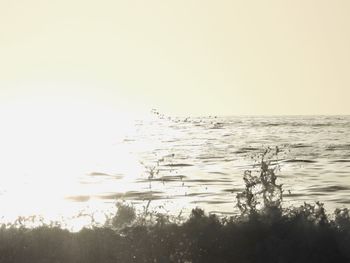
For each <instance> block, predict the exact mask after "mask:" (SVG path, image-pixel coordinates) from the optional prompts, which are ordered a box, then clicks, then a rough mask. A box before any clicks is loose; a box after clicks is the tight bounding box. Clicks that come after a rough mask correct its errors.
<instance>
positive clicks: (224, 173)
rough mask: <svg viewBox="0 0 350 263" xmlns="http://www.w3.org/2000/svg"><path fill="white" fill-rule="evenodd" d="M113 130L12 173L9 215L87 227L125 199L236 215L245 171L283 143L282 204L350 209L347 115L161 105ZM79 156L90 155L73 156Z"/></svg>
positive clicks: (140, 207)
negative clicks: (190, 111) (232, 112)
mask: <svg viewBox="0 0 350 263" xmlns="http://www.w3.org/2000/svg"><path fill="white" fill-rule="evenodd" d="M118 125H119V126H118V127H120V129H123V122H120V123H119V124H118ZM107 128H108V127H100V128H99V130H98V131H99V132H98V136H96V137H91V138H87V140H86V142H87V143H86V144H84V145H83V144H79V147H80V146H81V147H80V148H81V149H80V150H79V151H74V154H70V151H71V150H70V149H69V147H68V148H64V150H62V151H61V152H63V154H62V155H65V156H69V158H64V157H63V156H62V158H61V157H60V156H58V155H53V156H54V157H55V161H54V162H50V160H49V159H45V160H46V162H48V163H49V164H54V165H55V166H54V167H52V166H50V165H47V166H46V167H48V169H46V170H40V171H38V170H35V169H34V168H33V169H32V172H29V171H28V172H26V169H22V170H17V174H12V175H11V176H12V177H13V178H15V179H13V180H7V181H6V180H3V181H4V183H3V184H2V186H1V187H0V205H1V207H2V208H1V209H2V211H3V220H9V219H11V220H15V218H18V216H24V217H28V216H30V215H35V216H36V217H40V218H41V220H42V219H43V218H48V219H50V220H62V221H65V222H70V223H67V224H68V225H71V226H72V225H73V226H75V227H81V226H83V225H84V224H89V223H91V222H103V220H104V219H105V218H106V217H108V216H111V215H113V213H114V212H115V209H116V208H115V205H116V203H118V202H119V203H120V202H122V203H126V204H128V205H131V206H133V207H135V209H136V210H137V211H139V212H140V213H142V211H145V210H148V211H152V212H154V213H164V214H168V215H172V216H179V217H180V216H186V215H187V214H189V213H190V211H191V209H193V208H196V207H199V208H202V209H204V210H205V211H206V213H216V214H218V215H222V216H225V215H233V214H235V213H236V211H237V207H236V195H237V194H238V193H240V192H242V191H243V190H244V180H243V174H244V172H245V171H247V170H251V171H252V172H253V173H258V172H259V164H260V162H261V156H262V153H263V152H264V151H265V150H266V149H268V148H270V149H276V147H277V148H278V149H279V152H278V154H277V155H275V156H274V157H273V159H272V160H269V161H271V167H273V168H275V169H276V175H277V183H278V184H282V185H283V206H284V207H290V206H299V205H302V204H304V202H306V203H315V202H322V203H324V205H325V207H326V209H327V212H328V213H330V214H331V213H332V212H333V210H334V209H336V208H343V207H350V116H224V117H223V116H206V117H174V116H166V115H163V114H160V113H158V112H156V111H154V112H153V113H152V114H150V116H148V118H145V119H137V120H133V121H132V123H131V124H130V122H129V124H128V128H127V129H126V128H125V127H124V128H125V129H123V132H122V133H118V134H116V135H115V137H114V136H113V133H109V135H111V136H109V137H108V138H109V139H108V140H107V139H105V138H104V133H105V132H106V130H107ZM77 136H79V135H77ZM92 141H93V142H92ZM99 141H101V144H99ZM89 143H90V144H91V145H90V144H89ZM82 145H83V146H82ZM90 146H91V147H90ZM43 149H46V150H47V151H48V152H50V147H48V148H43ZM87 153H89V154H87ZM27 154H28V155H30V153H27ZM44 154H45V153H44ZM76 155H80V157H81V156H85V157H86V158H85V159H84V158H78V159H77V160H79V161H75V158H76ZM82 159H84V160H85V161H82ZM17 165H18V166H21V167H23V165H24V166H25V165H26V164H25V163H24V164H23V163H20V162H19V163H18V164H17ZM60 166H63V167H65V168H64V169H62V167H61V169H59V167H60ZM77 166H79V169H76V167H77ZM56 167H57V169H56ZM70 167H72V168H70ZM55 170H56V172H55ZM18 171H24V172H22V174H20V173H19V172H18ZM57 171H59V172H57ZM51 172H52V174H51ZM40 173H41V175H40ZM2 176H3V177H2V178H4V177H6V175H4V174H2ZM16 176H17V177H16Z"/></svg>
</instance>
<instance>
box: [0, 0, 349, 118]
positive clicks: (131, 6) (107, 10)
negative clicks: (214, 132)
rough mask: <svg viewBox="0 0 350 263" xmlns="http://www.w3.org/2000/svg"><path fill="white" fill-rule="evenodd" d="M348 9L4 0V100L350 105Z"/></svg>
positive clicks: (315, 4) (216, 106)
mask: <svg viewBox="0 0 350 263" xmlns="http://www.w3.org/2000/svg"><path fill="white" fill-rule="evenodd" d="M349 14H350V1H348V0H332V1H331V0H327V1H325V0H289V1H285V0H265V1H260V0H256V1H250V0H244V1H243V0H242V1H234V0H217V1H207V0H200V1H199V0H198V1H193V0H176V1H170V0H158V1H156V0H148V1H146V0H143V1H142V0H125V1H118V0H113V1H112V0H110V1H109V0H99V1H97V0H94V1H89V0H60V1H48V0H31V1H28V0H1V1H0V103H1V104H2V105H5V104H9V105H21V104H22V103H29V104H36V103H38V102H40V103H42V102H43V101H46V102H45V103H44V104H45V105H47V104H48V105H50V104H51V103H53V104H55V105H64V104H65V103H69V104H70V105H74V104H75V103H77V105H82V104H84V105H85V106H86V107H90V106H89V105H92V107H99V106H101V105H104V106H105V107H110V108H112V109H117V110H120V111H131V112H134V111H136V112H137V111H148V110H149V109H151V108H158V109H159V110H160V111H162V112H165V113H168V114H173V115H178V114H181V115H208V114H211V115H214V114H221V115H236V114H350V103H349V99H350V15H349ZM16 103H17V104H16ZM44 104H41V105H44ZM92 109H93V108H92Z"/></svg>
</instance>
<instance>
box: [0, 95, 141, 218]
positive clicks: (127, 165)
mask: <svg viewBox="0 0 350 263" xmlns="http://www.w3.org/2000/svg"><path fill="white" fill-rule="evenodd" d="M0 115H1V116H0V117H1V121H2V125H1V131H0V145H1V147H0V162H1V165H0V179H1V185H0V206H1V210H2V215H3V217H4V218H5V219H9V220H13V219H15V218H16V217H17V216H19V215H42V216H44V217H45V218H47V219H49V220H50V219H57V217H58V216H63V217H65V216H67V217H68V216H70V215H73V214H74V213H76V211H77V208H78V207H79V206H82V204H80V203H78V202H72V201H71V199H70V197H71V196H87V198H88V200H89V202H88V203H89V206H93V205H94V194H95V195H99V194H101V192H102V193H103V192H113V191H117V192H123V191H125V190H126V189H125V187H127V186H126V183H125V182H126V181H128V180H130V178H131V177H132V176H138V175H139V174H140V169H141V167H140V163H139V161H138V160H137V158H135V157H134V156H133V155H132V154H131V153H130V152H129V151H128V149H126V148H125V145H124V146H123V144H121V142H122V141H123V139H124V138H125V136H126V135H130V134H132V133H133V132H134V125H133V124H134V122H133V118H134V117H133V116H131V115H130V114H128V113H125V112H118V111H116V110H113V109H111V108H107V107H101V106H98V105H96V106H91V105H87V104H83V103H75V104H74V103H58V102H57V101H56V102H45V103H42V102H32V103H28V102H26V103H13V104H8V105H2V107H1V109H0ZM116 171H118V172H119V173H122V174H123V176H122V179H121V180H118V182H114V183H111V184H101V185H100V186H99V187H96V182H95V184H93V183H89V182H87V179H86V178H89V175H91V174H93V173H106V174H108V173H111V174H113V173H115V172H116ZM97 183H98V182H97ZM85 205H86V204H85Z"/></svg>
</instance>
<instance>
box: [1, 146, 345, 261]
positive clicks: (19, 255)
mask: <svg viewBox="0 0 350 263" xmlns="http://www.w3.org/2000/svg"><path fill="white" fill-rule="evenodd" d="M271 151H272V150H270V149H268V150H267V151H266V152H265V153H264V154H263V155H262V157H261V160H260V167H259V169H258V171H246V172H245V174H244V182H245V185H246V187H245V190H244V191H243V192H242V193H240V194H238V195H237V206H238V208H239V209H240V214H239V215H237V216H234V217H229V218H228V217H226V218H220V217H218V216H216V215H206V214H205V213H204V211H203V210H201V209H195V210H193V211H192V213H191V215H190V216H189V218H188V219H187V220H185V221H183V222H181V223H179V222H174V221H173V220H171V219H169V217H168V216H166V215H160V214H153V215H152V217H149V216H146V215H144V216H137V215H136V213H135V211H134V210H133V208H132V207H130V206H128V205H123V204H118V211H117V213H116V215H115V216H114V217H113V218H111V219H110V220H109V221H108V222H106V225H105V226H104V227H90V228H84V229H82V230H81V231H79V232H77V233H72V232H69V231H67V230H64V229H61V228H60V227H58V226H41V227H36V228H26V227H24V226H18V225H10V226H5V225H4V226H3V227H2V228H1V229H0V262H4V263H5V262H15V263H22V262H23V263H32V262H35V263H44V262H47V263H49V262H52V263H58V262H62V263H70V262H84V263H90V262H91V263H112V262H121V263H128V262H152V263H155V262H160V263H167V262H182V263H185V262H187V263H190V262H191V263H197V262H198V263H206V262H210V263H215V262H218V263H220V262H237V263H248V262H249V263H250V262H257V263H259V262H261V263H264V262H269V263H274V262H276V263H277V262H278V263H288V262H298V263H303V262H305V263H306V262H307V263H312V262H317V263H322V262H337V263H341V262H350V215H349V210H348V209H337V210H336V211H335V213H334V215H332V216H329V215H327V214H326V212H325V209H324V208H323V205H322V204H321V203H316V204H314V205H311V204H304V205H302V206H300V207H290V208H283V207H282V204H283V202H282V198H283V190H282V186H281V185H278V184H277V183H276V179H277V178H276V175H275V172H276V170H277V169H278V165H276V164H274V163H273V161H271V158H269V157H267V156H268V155H269V154H270V153H271ZM276 153H278V149H276V151H274V154H276ZM270 167H272V168H270Z"/></svg>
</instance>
